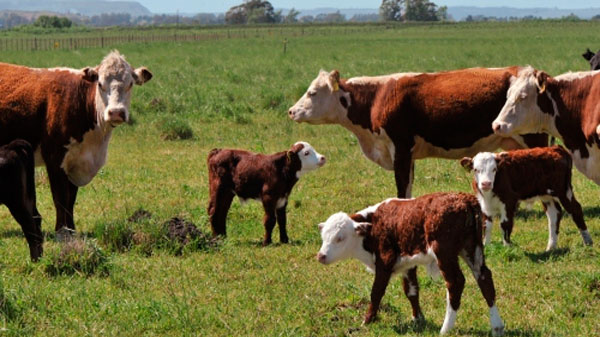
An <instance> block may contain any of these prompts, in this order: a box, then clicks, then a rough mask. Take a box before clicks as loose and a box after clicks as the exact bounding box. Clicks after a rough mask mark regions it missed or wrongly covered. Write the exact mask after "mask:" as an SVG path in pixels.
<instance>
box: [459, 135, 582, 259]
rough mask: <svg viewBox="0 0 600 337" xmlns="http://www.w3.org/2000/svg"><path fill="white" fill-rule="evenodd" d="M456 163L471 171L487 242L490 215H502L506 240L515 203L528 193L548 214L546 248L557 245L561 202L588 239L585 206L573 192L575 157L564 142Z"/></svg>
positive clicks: (506, 240) (484, 153)
mask: <svg viewBox="0 0 600 337" xmlns="http://www.w3.org/2000/svg"><path fill="white" fill-rule="evenodd" d="M460 163H461V165H462V166H463V167H464V168H465V169H467V170H469V171H474V178H473V191H474V192H475V195H477V199H478V200H479V203H480V204H481V209H482V210H483V213H484V214H485V217H486V221H485V229H486V230H485V243H486V244H488V243H489V242H490V239H491V233H492V216H500V218H501V219H500V221H501V224H500V226H501V227H502V232H503V234H504V235H503V241H504V244H505V245H508V244H510V242H511V241H510V234H511V233H512V229H513V221H514V216H515V211H516V210H517V205H518V203H519V201H522V200H528V199H531V198H539V199H540V200H542V204H543V205H544V210H545V211H546V216H547V217H548V245H547V246H546V250H551V249H554V248H556V245H557V242H558V229H559V225H560V220H561V218H562V209H561V207H560V205H562V206H563V207H564V208H565V210H566V211H567V212H568V213H569V214H571V216H572V217H573V221H574V222H575V224H576V225H577V228H579V231H580V233H581V236H582V237H583V242H584V244H586V245H591V244H592V238H591V237H590V234H589V232H588V231H587V226H586V224H585V221H584V219H583V210H582V209H581V205H580V204H579V202H578V201H577V199H575V195H574V194H573V187H572V185H571V171H572V169H573V161H572V159H571V156H570V155H569V153H568V152H567V150H565V149H564V148H562V147H560V146H553V147H541V148H535V149H524V150H515V151H508V152H501V153H491V152H480V153H478V154H477V155H476V156H475V157H474V158H472V159H471V158H468V157H465V158H463V159H462V160H461V161H460ZM559 203H560V204H559Z"/></svg>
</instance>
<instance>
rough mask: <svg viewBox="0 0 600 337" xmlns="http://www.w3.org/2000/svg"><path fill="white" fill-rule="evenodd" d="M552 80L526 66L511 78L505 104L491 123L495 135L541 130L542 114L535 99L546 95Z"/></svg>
mask: <svg viewBox="0 0 600 337" xmlns="http://www.w3.org/2000/svg"><path fill="white" fill-rule="evenodd" d="M551 80H552V79H551V78H549V76H548V74H546V73H545V72H543V71H537V70H535V69H533V68H531V67H527V68H525V69H523V70H521V71H520V72H519V75H518V76H517V77H516V78H513V79H511V84H510V87H509V89H508V91H507V94H506V102H505V103H504V106H503V107H502V110H500V113H499V114H498V117H496V119H495V120H494V121H493V123H492V129H493V130H494V132H495V133H496V134H500V135H514V134H519V133H532V132H540V131H543V127H544V126H543V125H542V123H541V122H542V116H543V115H542V114H544V112H543V111H542V109H541V108H540V106H539V105H538V96H539V95H542V94H545V92H546V85H547V84H548V82H549V81H551Z"/></svg>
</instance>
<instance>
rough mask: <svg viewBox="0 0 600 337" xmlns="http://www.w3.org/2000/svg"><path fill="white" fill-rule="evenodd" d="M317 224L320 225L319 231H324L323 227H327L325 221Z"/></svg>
mask: <svg viewBox="0 0 600 337" xmlns="http://www.w3.org/2000/svg"><path fill="white" fill-rule="evenodd" d="M317 226H319V233H321V232H323V228H324V227H325V223H324V222H321V223H320V224H318V225H317Z"/></svg>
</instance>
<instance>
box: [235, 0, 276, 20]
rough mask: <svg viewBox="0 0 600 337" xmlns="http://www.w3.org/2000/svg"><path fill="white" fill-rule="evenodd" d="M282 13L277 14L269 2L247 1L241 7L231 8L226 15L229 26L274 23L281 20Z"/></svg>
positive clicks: (259, 0)
mask: <svg viewBox="0 0 600 337" xmlns="http://www.w3.org/2000/svg"><path fill="white" fill-rule="evenodd" d="M280 18H281V12H280V11H278V12H275V11H274V9H273V5H271V3H270V2H268V1H262V0H246V2H244V3H243V4H241V5H238V6H233V7H231V8H230V9H229V10H228V11H227V13H226V14H225V22H227V23H228V24H244V23H274V22H278V21H280V20H281V19H280Z"/></svg>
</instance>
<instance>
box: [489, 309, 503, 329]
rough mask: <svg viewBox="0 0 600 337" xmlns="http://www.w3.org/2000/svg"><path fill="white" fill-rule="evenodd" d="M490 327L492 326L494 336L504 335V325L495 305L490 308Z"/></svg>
mask: <svg viewBox="0 0 600 337" xmlns="http://www.w3.org/2000/svg"><path fill="white" fill-rule="evenodd" d="M490 325H491V326H492V336H502V335H504V323H503V322H502V318H500V313H499V312H498V308H497V307H496V305H495V304H494V305H492V306H491V307H490Z"/></svg>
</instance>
